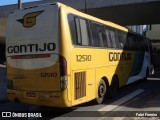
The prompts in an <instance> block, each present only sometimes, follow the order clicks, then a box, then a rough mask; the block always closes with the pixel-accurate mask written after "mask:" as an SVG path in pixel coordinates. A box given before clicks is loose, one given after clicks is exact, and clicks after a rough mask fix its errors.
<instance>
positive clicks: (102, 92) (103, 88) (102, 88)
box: [95, 79, 107, 104]
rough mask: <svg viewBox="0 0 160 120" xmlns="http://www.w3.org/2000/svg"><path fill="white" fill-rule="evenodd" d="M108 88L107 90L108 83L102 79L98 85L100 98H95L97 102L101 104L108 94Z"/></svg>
mask: <svg viewBox="0 0 160 120" xmlns="http://www.w3.org/2000/svg"><path fill="white" fill-rule="evenodd" d="M106 90H107V87H106V83H105V81H104V80H103V79H101V81H100V83H99V86H98V98H96V99H95V102H96V103H97V104H101V103H102V102H103V101H104V99H105V96H106Z"/></svg>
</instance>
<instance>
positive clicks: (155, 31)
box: [146, 24, 160, 40]
mask: <svg viewBox="0 0 160 120" xmlns="http://www.w3.org/2000/svg"><path fill="white" fill-rule="evenodd" d="M146 35H147V37H149V38H150V39H153V40H160V24H156V25H151V30H149V31H148V32H147V34H146Z"/></svg>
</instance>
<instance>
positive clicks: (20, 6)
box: [18, 0, 22, 9]
mask: <svg viewBox="0 0 160 120" xmlns="http://www.w3.org/2000/svg"><path fill="white" fill-rule="evenodd" d="M18 9H22V2H21V0H18Z"/></svg>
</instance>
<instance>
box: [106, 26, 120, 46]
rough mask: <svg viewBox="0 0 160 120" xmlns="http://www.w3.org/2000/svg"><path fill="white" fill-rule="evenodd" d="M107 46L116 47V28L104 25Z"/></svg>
mask: <svg viewBox="0 0 160 120" xmlns="http://www.w3.org/2000/svg"><path fill="white" fill-rule="evenodd" d="M105 32H106V36H107V44H108V47H113V48H118V42H117V37H116V29H113V28H110V27H107V26H106V27H105Z"/></svg>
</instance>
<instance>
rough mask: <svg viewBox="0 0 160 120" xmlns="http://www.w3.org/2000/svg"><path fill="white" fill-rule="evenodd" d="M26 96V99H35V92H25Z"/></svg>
mask: <svg viewBox="0 0 160 120" xmlns="http://www.w3.org/2000/svg"><path fill="white" fill-rule="evenodd" d="M26 96H27V97H36V93H35V92H26Z"/></svg>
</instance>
